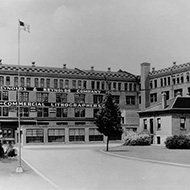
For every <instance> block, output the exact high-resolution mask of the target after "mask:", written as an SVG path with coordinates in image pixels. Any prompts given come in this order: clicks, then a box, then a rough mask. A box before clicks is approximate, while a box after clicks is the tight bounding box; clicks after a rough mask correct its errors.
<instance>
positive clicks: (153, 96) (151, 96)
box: [150, 93, 157, 102]
mask: <svg viewBox="0 0 190 190" xmlns="http://www.w3.org/2000/svg"><path fill="white" fill-rule="evenodd" d="M150 102H157V93H153V94H150Z"/></svg>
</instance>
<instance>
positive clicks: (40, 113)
mask: <svg viewBox="0 0 190 190" xmlns="http://www.w3.org/2000/svg"><path fill="white" fill-rule="evenodd" d="M37 117H49V108H37Z"/></svg>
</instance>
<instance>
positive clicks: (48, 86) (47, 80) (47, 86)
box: [46, 79, 50, 88]
mask: <svg viewBox="0 0 190 190" xmlns="http://www.w3.org/2000/svg"><path fill="white" fill-rule="evenodd" d="M46 88H50V79H46Z"/></svg>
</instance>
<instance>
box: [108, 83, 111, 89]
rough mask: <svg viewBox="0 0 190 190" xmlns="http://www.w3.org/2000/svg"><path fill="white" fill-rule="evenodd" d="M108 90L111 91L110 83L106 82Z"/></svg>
mask: <svg viewBox="0 0 190 190" xmlns="http://www.w3.org/2000/svg"><path fill="white" fill-rule="evenodd" d="M108 90H111V82H108Z"/></svg>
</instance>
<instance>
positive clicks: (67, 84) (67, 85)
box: [65, 79, 69, 88]
mask: <svg viewBox="0 0 190 190" xmlns="http://www.w3.org/2000/svg"><path fill="white" fill-rule="evenodd" d="M65 88H69V80H67V79H66V80H65Z"/></svg>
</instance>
